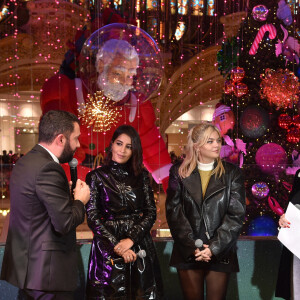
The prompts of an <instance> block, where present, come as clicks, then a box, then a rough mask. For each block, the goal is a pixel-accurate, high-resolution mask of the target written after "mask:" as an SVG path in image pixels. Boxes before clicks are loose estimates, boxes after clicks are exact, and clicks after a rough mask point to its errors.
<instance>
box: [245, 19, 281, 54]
mask: <svg viewBox="0 0 300 300" xmlns="http://www.w3.org/2000/svg"><path fill="white" fill-rule="evenodd" d="M266 32H269V38H270V39H272V40H273V39H275V37H276V35H277V31H276V28H275V26H274V25H273V24H264V25H263V26H261V27H260V29H259V31H258V32H257V34H256V37H255V39H254V42H253V44H252V46H251V48H250V50H249V54H250V55H255V54H256V52H257V50H258V47H259V43H260V42H261V40H262V38H263V37H264V35H265V33H266Z"/></svg>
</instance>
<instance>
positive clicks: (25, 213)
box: [0, 145, 85, 298]
mask: <svg viewBox="0 0 300 300" xmlns="http://www.w3.org/2000/svg"><path fill="white" fill-rule="evenodd" d="M10 207H11V208H10V209H11V214H10V223H9V229H8V236H7V241H6V246H5V253H4V258H3V265H2V273H1V277H0V278H1V279H2V280H6V281H8V282H9V283H11V284H13V285H15V286H17V287H19V288H20V289H24V288H26V289H34V290H42V291H73V290H75V289H76V287H77V279H78V273H77V252H76V226H78V225H79V224H81V223H82V222H83V221H84V214H85V210H84V205H83V203H82V202H80V201H79V200H75V201H73V200H72V197H71V194H70V188H69V184H68V179H67V177H66V174H65V172H64V170H63V168H62V167H61V166H60V164H58V163H56V162H55V161H54V160H53V158H52V157H51V155H50V154H49V153H48V151H47V150H45V149H44V148H43V147H41V146H40V145H36V146H35V147H34V148H33V149H32V150H31V151H29V152H28V153H27V154H26V155H25V156H24V157H22V158H21V159H19V160H18V162H17V163H16V165H15V166H14V168H13V171H12V175H11V177H10ZM0 298H1V296H0Z"/></svg>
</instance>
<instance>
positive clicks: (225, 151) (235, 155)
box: [220, 135, 247, 168]
mask: <svg viewBox="0 0 300 300" xmlns="http://www.w3.org/2000/svg"><path fill="white" fill-rule="evenodd" d="M223 139H224V141H225V143H226V145H223V146H222V148H221V152H220V156H221V158H223V159H225V160H226V161H229V162H231V163H233V164H239V167H240V168H241V167H242V166H243V163H244V155H247V152H246V143H244V142H243V140H241V139H236V140H235V143H234V142H233V140H232V139H231V138H230V137H229V136H228V135H224V136H223Z"/></svg>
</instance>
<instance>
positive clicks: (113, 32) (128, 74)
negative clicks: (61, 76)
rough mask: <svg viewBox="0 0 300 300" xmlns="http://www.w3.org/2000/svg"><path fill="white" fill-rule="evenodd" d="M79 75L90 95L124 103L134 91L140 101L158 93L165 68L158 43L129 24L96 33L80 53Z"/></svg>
mask: <svg viewBox="0 0 300 300" xmlns="http://www.w3.org/2000/svg"><path fill="white" fill-rule="evenodd" d="M80 74H81V79H82V80H83V83H84V84H85V86H86V87H87V89H88V91H89V93H91V94H92V93H95V92H97V91H102V92H103V93H104V95H105V96H106V97H108V98H110V99H111V100H113V101H121V100H122V99H124V98H125V97H126V96H127V95H128V94H129V93H130V92H131V91H132V92H134V93H135V94H136V95H138V99H139V100H140V101H145V100H147V99H148V98H149V97H150V96H151V94H153V93H154V92H156V91H157V90H158V88H159V86H160V84H161V81H162V76H163V64H162V59H161V56H160V51H159V48H158V47H157V45H156V43H155V41H154V40H153V39H152V38H151V37H150V36H149V35H148V34H147V33H146V32H145V31H144V30H142V29H140V28H138V27H136V26H133V25H130V24H119V23H116V24H109V25H107V26H104V27H102V28H100V29H98V30H97V31H95V32H94V33H93V34H92V35H91V36H90V37H89V38H88V39H87V40H86V42H85V44H84V45H83V48H82V51H81V62H80Z"/></svg>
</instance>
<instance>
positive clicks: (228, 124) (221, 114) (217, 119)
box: [213, 103, 235, 136]
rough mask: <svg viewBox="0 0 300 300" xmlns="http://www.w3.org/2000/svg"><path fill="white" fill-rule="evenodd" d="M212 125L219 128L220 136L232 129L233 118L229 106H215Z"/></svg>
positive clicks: (219, 104) (220, 104)
mask: <svg viewBox="0 0 300 300" xmlns="http://www.w3.org/2000/svg"><path fill="white" fill-rule="evenodd" d="M213 124H214V125H215V126H217V127H218V128H219V130H220V133H221V135H222V136H223V135H224V134H226V133H227V132H228V130H230V129H233V127H234V124H235V117H234V114H233V112H232V110H231V109H230V107H229V106H226V105H224V104H222V103H218V104H217V105H216V109H215V112H214V114H213Z"/></svg>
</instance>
